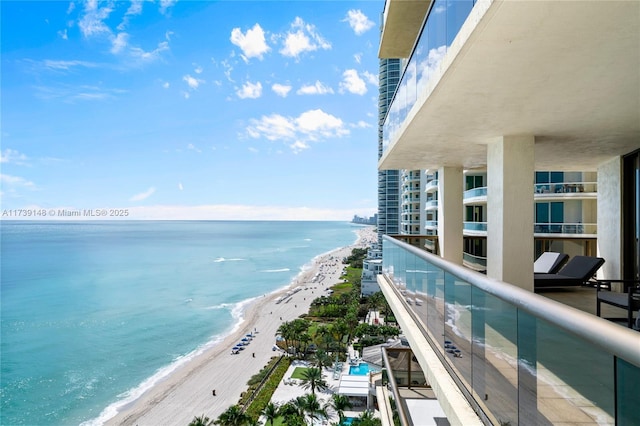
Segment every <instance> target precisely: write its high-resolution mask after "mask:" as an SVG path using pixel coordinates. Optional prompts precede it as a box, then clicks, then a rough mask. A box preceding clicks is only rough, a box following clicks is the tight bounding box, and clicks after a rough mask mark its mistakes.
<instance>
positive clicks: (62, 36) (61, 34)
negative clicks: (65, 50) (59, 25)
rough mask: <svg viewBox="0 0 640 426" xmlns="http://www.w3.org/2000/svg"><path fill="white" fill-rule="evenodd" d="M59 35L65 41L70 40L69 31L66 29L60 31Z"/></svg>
mask: <svg viewBox="0 0 640 426" xmlns="http://www.w3.org/2000/svg"><path fill="white" fill-rule="evenodd" d="M58 35H59V36H60V38H61V39H63V40H69V36H68V35H67V29H66V28H65V29H64V31H58Z"/></svg>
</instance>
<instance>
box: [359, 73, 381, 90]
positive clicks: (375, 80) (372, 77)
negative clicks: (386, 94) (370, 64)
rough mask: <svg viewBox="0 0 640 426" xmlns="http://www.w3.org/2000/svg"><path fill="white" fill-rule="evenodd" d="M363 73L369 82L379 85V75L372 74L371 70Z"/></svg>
mask: <svg viewBox="0 0 640 426" xmlns="http://www.w3.org/2000/svg"><path fill="white" fill-rule="evenodd" d="M362 75H363V77H364V78H365V79H366V80H367V83H369V84H373V85H374V86H376V87H378V76H377V75H375V74H372V73H370V72H369V71H364V72H363V73H362Z"/></svg>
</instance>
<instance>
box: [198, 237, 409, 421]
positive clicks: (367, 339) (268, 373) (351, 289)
mask: <svg viewBox="0 0 640 426" xmlns="http://www.w3.org/2000/svg"><path fill="white" fill-rule="evenodd" d="M366 253H367V250H366V249H354V250H353V251H352V253H351V255H350V256H349V257H347V258H345V259H344V261H343V263H345V264H348V266H346V267H345V271H344V274H343V275H342V276H341V277H340V278H341V280H342V282H340V283H336V284H335V285H334V286H332V287H331V290H333V291H332V292H331V294H330V295H327V296H320V297H318V298H316V299H314V300H313V301H312V302H311V307H310V309H309V313H308V314H306V315H302V316H301V317H300V318H297V319H295V320H293V321H286V322H283V323H282V324H281V325H280V327H279V328H278V334H279V335H280V336H281V337H282V341H279V342H277V345H278V346H279V347H280V348H282V349H284V350H285V351H287V352H288V353H290V354H291V355H293V357H297V358H303V359H307V360H310V361H311V362H313V363H314V365H315V366H314V367H309V368H305V367H297V368H296V369H295V370H294V372H293V374H292V378H295V379H299V380H301V381H302V386H303V387H305V388H306V389H310V393H309V394H306V395H304V396H301V397H298V398H296V399H294V400H291V401H289V402H288V403H286V404H283V405H282V406H277V405H274V404H272V403H271V402H270V400H271V397H272V395H273V392H274V391H275V389H276V388H277V386H278V384H279V383H280V381H281V380H282V378H283V377H284V375H285V373H286V371H287V369H288V368H289V366H290V364H291V360H292V358H293V357H281V358H272V359H271V361H270V362H269V363H268V364H267V365H266V366H265V367H264V368H263V369H262V370H261V371H260V372H259V373H258V374H256V375H254V376H253V377H252V378H251V379H250V380H249V382H248V383H247V384H248V386H249V388H248V390H247V392H244V393H243V396H242V398H241V399H240V401H239V403H238V405H234V406H232V407H230V408H229V409H228V410H227V411H225V412H224V413H223V414H221V415H220V417H219V418H218V419H217V420H216V421H215V424H216V425H221V426H235V425H251V424H255V423H256V422H257V420H258V418H259V416H260V414H264V415H265V417H266V419H267V424H268V425H269V426H280V425H287V426H298V425H299V426H304V425H305V421H304V418H305V416H308V417H311V418H312V419H319V418H321V417H323V416H326V415H327V412H326V409H327V408H330V409H331V410H333V411H335V412H337V413H338V415H339V416H340V418H341V419H342V418H343V412H344V410H345V409H347V408H348V398H347V399H346V401H345V400H343V399H340V395H334V396H333V397H334V398H333V399H332V401H331V402H330V403H329V404H328V405H327V407H321V406H320V404H319V403H318V400H317V398H316V396H315V392H316V390H323V389H325V388H326V383H325V382H324V380H323V379H322V374H321V371H322V368H323V367H325V366H330V365H331V364H332V363H333V361H334V360H336V359H339V360H342V361H344V360H345V352H346V348H347V344H348V343H349V342H351V340H352V339H353V338H355V337H358V338H359V343H358V344H357V345H354V346H356V347H358V348H362V347H365V346H369V345H373V344H377V343H382V342H384V341H386V339H387V338H388V337H390V336H396V335H397V334H398V333H399V331H398V329H397V327H394V326H390V325H389V322H390V321H389V320H390V319H391V315H392V313H391V309H390V308H389V306H388V305H387V303H386V300H385V298H384V296H383V295H382V293H380V292H379V293H376V294H373V295H371V296H369V297H365V298H361V297H360V286H361V275H362V261H363V259H364V258H365V257H366ZM370 309H375V310H377V311H379V312H380V313H381V315H382V316H383V317H385V320H386V321H385V322H386V324H385V325H368V324H363V323H361V322H360V320H361V319H362V318H364V316H365V315H366V313H367V312H368V311H369V310H370ZM205 420H206V421H209V419H207V418H206V417H204V415H203V416H202V417H201V418H198V417H195V418H194V420H193V421H194V422H196V421H198V422H200V421H205ZM209 422H210V421H209ZM195 424H196V425H199V424H201V423H195ZM355 424H357V425H360V426H376V425H379V424H380V420H379V419H374V418H373V417H372V415H371V413H369V412H365V413H363V415H361V416H360V418H358V419H355V420H354V425H355Z"/></svg>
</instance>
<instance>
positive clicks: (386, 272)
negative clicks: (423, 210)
mask: <svg viewBox="0 0 640 426" xmlns="http://www.w3.org/2000/svg"><path fill="white" fill-rule="evenodd" d="M378 283H379V285H380V287H381V289H382V291H383V293H384V295H385V297H386V299H387V301H388V302H389V305H390V306H391V308H392V310H393V312H394V314H395V316H396V319H397V320H398V322H399V323H400V325H401V327H402V329H403V330H405V332H406V335H407V339H408V341H409V343H410V345H411V347H412V349H413V350H414V353H415V356H416V358H417V360H418V362H419V363H420V366H421V367H422V368H423V369H424V370H425V373H426V374H427V376H428V377H429V380H430V384H431V385H432V386H433V389H434V390H435V391H436V396H437V398H438V400H439V401H441V404H442V407H443V409H445V412H446V415H447V417H448V418H449V419H450V421H451V423H452V424H453V423H458V424H480V421H482V422H484V423H491V424H512V425H516V424H521V425H530V424H536V425H537V424H559V423H562V424H576V423H580V424H585V425H586V424H591V425H596V424H618V425H623V424H640V411H639V410H638V409H637V403H636V402H637V401H636V399H637V384H638V383H640V351H638V348H639V347H640V333H638V332H637V331H634V330H631V329H627V328H625V327H623V326H619V325H617V324H614V323H612V322H609V321H607V320H604V319H602V318H598V317H596V316H594V315H592V314H590V313H586V312H583V311H580V310H578V309H575V308H573V307H570V306H567V305H564V304H561V303H558V302H555V301H553V300H551V299H549V298H547V297H544V296H541V295H539V294H534V293H531V292H528V291H525V290H522V289H520V288H517V287H515V286H512V285H510V284H508V283H504V282H499V281H496V280H492V279H489V278H487V277H485V276H484V275H482V274H479V273H476V272H473V271H470V270H468V269H466V268H464V267H462V266H458V265H454V264H452V263H450V262H447V261H445V260H443V259H442V258H440V257H438V256H434V255H431V254H429V253H427V252H425V251H424V250H420V249H418V248H416V247H413V246H410V245H408V244H405V243H403V242H401V241H397V240H394V239H392V238H390V237H388V236H385V237H384V238H383V274H382V275H380V276H378ZM584 290H585V291H587V292H589V294H591V295H592V296H593V289H589V288H585V289H584ZM407 299H410V300H412V301H413V303H411V304H409V303H407V301H406V300H407ZM436 364H437V365H436ZM585 372H588V374H585ZM451 388H455V389H457V390H459V392H455V391H452V390H451ZM478 416H479V417H480V420H478V418H477V417H478Z"/></svg>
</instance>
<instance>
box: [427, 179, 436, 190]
mask: <svg viewBox="0 0 640 426" xmlns="http://www.w3.org/2000/svg"><path fill="white" fill-rule="evenodd" d="M437 190H438V179H433V180H431V181H429V182H427V184H426V185H425V186H424V191H425V192H426V193H430V192H435V191H437Z"/></svg>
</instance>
